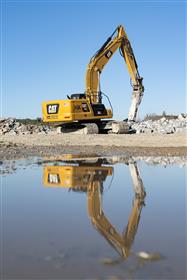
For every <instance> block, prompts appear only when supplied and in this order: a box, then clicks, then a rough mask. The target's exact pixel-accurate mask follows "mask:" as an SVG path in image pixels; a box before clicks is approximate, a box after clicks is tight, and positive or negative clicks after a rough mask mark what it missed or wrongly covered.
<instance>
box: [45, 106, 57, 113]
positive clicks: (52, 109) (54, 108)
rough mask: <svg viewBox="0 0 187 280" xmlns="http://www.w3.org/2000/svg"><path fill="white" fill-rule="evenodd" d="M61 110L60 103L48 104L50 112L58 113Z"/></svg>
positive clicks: (48, 111)
mask: <svg viewBox="0 0 187 280" xmlns="http://www.w3.org/2000/svg"><path fill="white" fill-rule="evenodd" d="M58 110H59V104H49V105H47V113H48V114H57V113H58Z"/></svg>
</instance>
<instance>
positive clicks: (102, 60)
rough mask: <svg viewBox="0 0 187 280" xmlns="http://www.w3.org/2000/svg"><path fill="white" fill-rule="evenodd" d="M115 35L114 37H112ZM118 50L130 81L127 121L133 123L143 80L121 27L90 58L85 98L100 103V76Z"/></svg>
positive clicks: (140, 97)
mask: <svg viewBox="0 0 187 280" xmlns="http://www.w3.org/2000/svg"><path fill="white" fill-rule="evenodd" d="M116 33H117V34H116ZM115 34H116V36H114V35H115ZM117 49H119V50H120V52H121V55H122V56H123V58H124V60H125V62H126V65H127V69H128V72H129V75H130V78H131V81H132V87H133V96H132V104H131V107H130V110H129V115H128V120H129V121H135V120H136V116H137V111H138V106H139V104H140V102H141V99H142V96H143V92H144V87H143V84H142V80H143V78H142V77H140V75H139V72H138V65H137V62H136V59H135V56H134V53H133V49H132V47H131V43H130V41H129V39H128V37H127V34H126V32H125V30H124V28H123V26H121V25H119V26H118V27H117V28H116V29H115V31H114V32H113V33H112V35H111V36H110V37H109V38H108V39H107V40H106V42H105V43H104V44H103V45H102V47H101V48H100V49H99V50H98V51H97V52H96V54H95V55H94V56H93V57H92V58H91V60H90V63H89V64H88V67H87V71H86V97H87V99H89V100H90V102H91V103H93V104H99V103H101V101H102V98H101V90H100V74H101V72H102V70H103V68H104V66H105V65H106V64H107V63H108V62H109V60H110V59H111V57H112V56H113V54H114V53H115V52H116V50H117Z"/></svg>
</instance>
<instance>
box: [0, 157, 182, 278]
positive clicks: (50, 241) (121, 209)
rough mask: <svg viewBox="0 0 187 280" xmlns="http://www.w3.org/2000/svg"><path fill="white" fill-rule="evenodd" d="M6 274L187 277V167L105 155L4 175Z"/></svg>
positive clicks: (3, 265) (3, 255) (29, 167)
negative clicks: (104, 157) (109, 159)
mask: <svg viewBox="0 0 187 280" xmlns="http://www.w3.org/2000/svg"><path fill="white" fill-rule="evenodd" d="M1 189H2V190H1V194H2V198H1V204H2V205H1V207H2V215H1V216H2V220H1V258H2V260H1V261H2V262H1V279H3V280H5V279H27V280H28V279H186V271H185V265H186V231H185V227H186V190H185V167H179V166H178V165H177V164H175V165H167V167H163V166H160V165H156V166H149V165H147V164H146V163H145V162H144V161H138V162H135V161H130V162H129V163H128V164H127V162H126V163H123V162H120V163H115V164H112V163H110V162H107V161H106V160H104V161H102V160H101V159H100V160H95V161H93V160H92V161H90V160H85V161H84V162H82V161H77V162H76V161H72V162H66V163H64V162H55V161H54V162H50V163H45V164H40V165H37V164H30V165H27V166H25V167H24V168H18V169H17V170H15V172H14V173H12V174H6V175H5V176H2V186H1Z"/></svg>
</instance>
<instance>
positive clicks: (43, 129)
mask: <svg viewBox="0 0 187 280" xmlns="http://www.w3.org/2000/svg"><path fill="white" fill-rule="evenodd" d="M49 132H51V129H50V128H49V127H48V126H46V125H31V124H27V125H25V124H22V123H20V122H18V121H16V119H13V118H8V119H0V135H4V134H9V135H25V134H35V133H37V134H38V133H39V134H42V133H43V134H47V133H49Z"/></svg>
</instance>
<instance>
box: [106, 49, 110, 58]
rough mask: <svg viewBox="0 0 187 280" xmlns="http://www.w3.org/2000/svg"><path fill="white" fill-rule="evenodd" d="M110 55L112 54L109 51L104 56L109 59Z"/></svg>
mask: <svg viewBox="0 0 187 280" xmlns="http://www.w3.org/2000/svg"><path fill="white" fill-rule="evenodd" d="M111 55H112V52H111V51H110V50H109V51H107V52H106V53H105V56H106V57H107V58H110V57H111Z"/></svg>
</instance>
